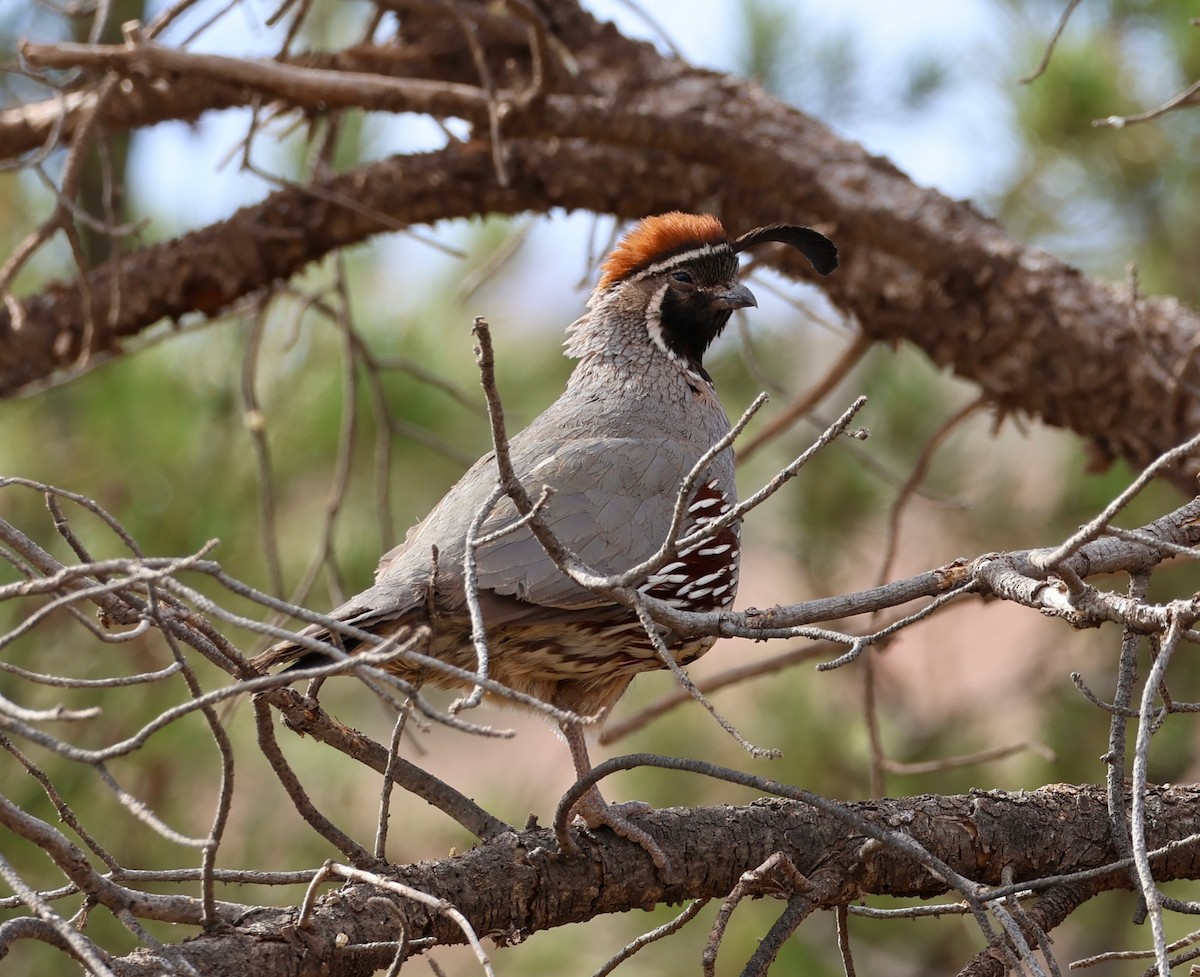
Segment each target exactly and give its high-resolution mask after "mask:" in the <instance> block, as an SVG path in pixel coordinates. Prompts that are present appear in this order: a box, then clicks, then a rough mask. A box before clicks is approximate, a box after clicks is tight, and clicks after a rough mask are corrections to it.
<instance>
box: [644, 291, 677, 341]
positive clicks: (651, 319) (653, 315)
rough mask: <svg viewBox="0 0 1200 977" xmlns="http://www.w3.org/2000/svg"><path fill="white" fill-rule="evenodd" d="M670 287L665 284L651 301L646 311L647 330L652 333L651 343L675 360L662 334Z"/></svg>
mask: <svg viewBox="0 0 1200 977" xmlns="http://www.w3.org/2000/svg"><path fill="white" fill-rule="evenodd" d="M668 287H669V286H668V285H667V284H666V283H665V282H664V283H663V285H662V287H661V288H659V290H658V291H657V292H655V293H654V296H653V297H652V298H651V299H650V306H649V308H648V309H647V310H646V329H647V331H648V332H649V333H650V340H651V342H653V343H654V345H655V346H657V347H658V348H659V349H661V350H662V351H663V352H664V353H666V354H667V355H668V356H670V357H671V358H674V356H675V354H674V353H673V352H672V351H671V350H670V349H668V348H667V341H666V340H665V339H664V338H663V332H662V303H663V297H664V296H665V295H666V294H667V288H668Z"/></svg>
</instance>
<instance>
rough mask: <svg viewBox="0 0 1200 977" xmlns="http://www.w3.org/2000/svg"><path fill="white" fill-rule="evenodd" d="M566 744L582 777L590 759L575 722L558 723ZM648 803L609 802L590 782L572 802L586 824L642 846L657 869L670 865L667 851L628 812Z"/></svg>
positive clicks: (577, 772) (588, 771)
mask: <svg viewBox="0 0 1200 977" xmlns="http://www.w3.org/2000/svg"><path fill="white" fill-rule="evenodd" d="M559 728H560V729H561V730H562V734H563V737H564V738H565V739H566V741H567V746H568V747H569V748H570V750H571V760H572V761H573V762H574V764H575V775H576V776H577V777H583V776H585V775H586V774H588V773H590V772H591V770H592V761H591V758H590V757H589V756H588V749H587V740H585V739H584V735H583V727H581V726H578V725H576V724H575V723H559ZM649 807H650V805H649V804H646V803H645V802H644V801H626V802H625V803H623V804H609V803H608V801H606V800H605V799H604V795H603V794H601V793H600V787H599V786H598V785H596V784H593V785H592V786H591V787H589V788H588V789H587V792H586V793H585V794H584V795H583V796H582V797H581V798H579V800H577V801H576V802H575V807H574V811H575V813H576V814H577V815H578V816H579V817H580V818H582V819H583V823H584V824H586V825H587V826H588V827H589V828H599V827H600V826H602V825H606V826H608V827H609V828H611V829H612V830H613V831H614V832H615V833H616V834H618V835H620V836H621V837H622V838H625V839H626V840H628V841H632V842H634V844H636V845H639V846H641V848H643V849H644V850H645V852H646V854H647V855H649V856H650V857H651V859H653V860H654V864H655V866H656V867H657V868H658V870H659V871H660V872H667V871H669V869H670V862H669V860H668V859H667V855H666V853H665V852H664V851H663V850H662V848H661V847H659V844H658V842H657V841H655V840H654V838H653V837H651V835H650V833H649V832H647V831H645V830H643V829H642V828H639V827H638V826H637V825H636V824H634V823H633V822H632V821H630V820H629V817H628V815H629V814H631V813H633V812H635V811H645V810H648V809H649Z"/></svg>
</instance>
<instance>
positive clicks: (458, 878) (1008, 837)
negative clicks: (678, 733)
mask: <svg viewBox="0 0 1200 977" xmlns="http://www.w3.org/2000/svg"><path fill="white" fill-rule="evenodd" d="M847 807H848V809H849V810H850V811H852V812H854V813H855V814H857V815H859V816H861V817H863V818H864V819H866V820H867V821H869V822H870V823H872V824H874V825H877V826H879V827H882V828H884V829H890V830H898V831H901V832H902V833H903V834H905V835H907V836H908V837H910V838H912V839H914V840H916V841H917V842H919V843H920V844H922V845H923V846H924V847H925V848H926V849H927V850H929V851H933V852H937V853H938V854H939V856H940V857H942V858H943V859H944V860H945V861H946V862H947V863H948V864H949V865H950V867H951V868H953V869H954V870H955V871H957V872H959V873H961V874H962V875H964V876H966V877H967V878H969V879H972V880H974V881H977V882H979V883H981V884H984V885H988V886H1000V885H1001V884H1002V882H1003V880H1002V873H1004V872H1005V871H1006V870H1007V871H1010V872H1011V873H1012V874H1011V880H1012V881H1013V882H1016V883H1027V882H1031V881H1033V880H1037V879H1048V878H1050V877H1052V876H1057V875H1063V874H1066V873H1071V872H1082V871H1087V870H1090V869H1097V868H1101V867H1103V866H1105V865H1109V864H1111V863H1113V862H1115V861H1116V860H1117V859H1118V858H1119V855H1118V853H1117V852H1116V851H1115V850H1114V848H1113V845H1112V842H1111V840H1110V837H1109V835H1110V830H1109V822H1108V812H1107V809H1106V807H1105V799H1104V789H1103V788H1102V787H1091V786H1081V787H1077V786H1071V785H1065V784H1059V785H1053V786H1049V787H1044V788H1042V789H1040V790H1036V791H1028V792H1026V791H1020V792H1015V793H1010V792H1006V791H988V792H984V791H979V792H973V793H971V794H964V795H958V796H949V797H947V796H932V795H923V796H918V797H910V798H903V799H897V800H891V799H888V800H878V801H866V802H861V803H857V804H851V805H847ZM1147 822H1148V829H1149V836H1148V843H1149V845H1150V846H1151V847H1152V848H1158V847H1162V846H1165V845H1167V844H1169V843H1171V842H1176V841H1180V840H1182V839H1184V838H1187V837H1189V836H1190V835H1193V834H1195V833H1197V832H1200V788H1196V787H1169V788H1168V787H1164V788H1155V789H1153V790H1151V791H1150V793H1149V796H1148V806H1147ZM641 823H642V824H644V826H645V827H647V828H648V830H650V831H651V832H653V833H654V835H655V837H656V838H659V839H662V843H663V847H664V850H665V851H666V853H667V855H668V856H669V857H670V858H671V859H672V861H673V863H674V864H676V865H679V866H681V867H682V869H683V874H682V876H681V877H680V878H678V879H676V880H673V881H671V882H669V883H668V882H664V881H663V880H662V879H661V878H660V877H659V876H658V874H657V873H656V871H655V869H654V865H653V864H652V862H651V860H650V857H649V856H648V855H647V854H646V852H645V851H643V850H642V849H641V848H639V847H638V846H637V845H634V844H632V843H630V842H627V841H624V840H622V839H619V838H616V837H615V836H614V835H612V834H611V833H610V832H608V831H604V832H601V833H597V834H596V835H594V836H587V835H583V834H577V835H576V837H577V839H578V841H579V844H580V846H581V850H582V854H581V856H580V857H577V858H560V857H557V856H556V855H551V854H549V852H553V851H554V850H555V843H554V838H553V835H552V834H551V833H550V832H549V831H546V830H544V829H534V830H528V831H523V832H520V833H519V834H510V835H506V836H504V837H502V838H500V839H497V840H496V841H494V842H492V843H491V844H488V845H485V846H482V847H479V848H476V849H474V850H472V851H470V852H466V853H464V854H462V855H459V856H457V857H453V858H446V859H441V860H439V861H434V862H421V863H417V864H413V865H405V866H398V867H395V868H394V869H391V870H390V871H389V872H388V874H387V877H388V878H392V879H395V880H397V881H399V882H402V883H403V884H405V885H408V886H410V887H412V888H414V889H418V890H420V891H421V892H425V893H428V894H430V895H433V896H435V897H438V898H441V899H444V900H445V901H446V902H447V903H449V904H451V905H453V906H454V907H456V908H457V909H458V910H459V911H460V912H462V913H463V915H464V916H466V918H467V919H468V920H469V921H470V923H471V925H472V926H473V927H474V929H475V931H476V932H477V933H478V934H479V935H480V936H483V935H487V936H489V937H490V938H491V939H492V940H493V941H494V942H495V943H497V944H498V945H505V944H509V943H513V942H519V941H521V940H523V939H526V938H528V937H529V936H530V935H532V934H533V933H536V932H538V931H540V930H543V929H549V928H552V927H556V926H563V925H567V924H570V923H580V922H584V921H586V920H589V919H592V918H593V917H595V916H598V915H601V914H604V913H613V912H627V911H630V910H633V909H637V908H640V907H642V906H644V905H649V904H656V903H661V902H666V903H674V902H679V901H681V900H687V899H694V898H701V897H711V898H720V897H722V896H724V895H725V894H726V893H728V892H729V891H730V890H731V889H732V888H733V887H734V885H735V884H736V883H737V881H738V879H739V878H740V876H741V875H742V873H743V872H746V871H749V870H751V869H753V868H755V867H757V866H759V865H761V864H762V863H763V862H764V861H765V860H766V859H767V858H768V857H769V856H771V855H772V854H774V853H775V852H784V853H785V854H787V855H788V857H789V858H790V859H791V861H792V863H793V864H794V865H795V866H796V868H797V869H799V871H800V872H801V873H803V874H804V875H806V876H809V875H814V874H815V873H817V872H818V871H820V872H821V873H822V874H825V875H828V874H829V873H830V872H834V873H836V874H837V875H838V876H839V877H840V878H842V879H844V880H845V883H844V885H843V886H842V888H841V889H840V891H838V892H837V893H836V894H834V896H833V897H832V898H830V899H829V900H828V901H827V902H826V906H827V907H828V906H832V905H836V904H843V903H847V902H850V901H852V900H854V899H856V898H859V897H860V896H862V895H868V894H881V895H890V896H917V897H922V898H931V897H934V896H938V895H942V894H944V893H945V892H947V886H946V884H945V883H944V882H943V881H941V880H940V879H937V878H935V877H934V876H933V875H932V874H931V873H930V872H929V870H928V869H926V868H925V867H923V866H921V865H920V864H918V863H917V862H916V861H914V860H913V859H912V858H911V857H909V856H906V855H904V854H902V853H899V852H897V851H895V850H893V849H891V848H889V847H887V846H885V845H881V844H875V843H872V842H871V841H870V839H868V838H866V837H865V836H864V835H863V834H861V833H860V832H858V831H855V830H853V829H851V828H848V827H847V826H846V824H845V823H844V822H842V821H840V820H838V819H836V818H833V817H831V816H829V815H827V814H822V813H820V812H818V811H816V810H814V809H813V808H810V807H807V806H805V805H803V804H800V803H797V802H792V801H784V800H775V799H768V800H761V801H757V802H755V803H753V804H749V805H746V806H743V807H709V808H691V809H682V808H681V809H671V810H662V811H654V812H650V813H647V814H646V815H645V817H644V820H643V821H642V822H641ZM697 848H699V849H700V851H697ZM539 849H541V851H540V852H539V851H538V850H539ZM1155 868H1156V875H1157V877H1158V879H1159V880H1160V881H1166V880H1168V879H1175V878H1196V877H1197V876H1198V875H1200V850H1198V849H1197V846H1196V845H1194V844H1189V845H1181V846H1177V847H1175V848H1173V849H1172V850H1171V851H1169V852H1167V853H1165V854H1164V855H1162V856H1160V857H1159V858H1158V859H1156V860H1155ZM1073 884H1074V885H1077V886H1078V885H1082V886H1084V889H1085V891H1086V893H1087V895H1088V897H1090V896H1092V895H1096V894H1097V893H1099V892H1102V891H1105V890H1107V889H1112V888H1127V887H1128V886H1129V873H1128V871H1126V870H1123V869H1116V870H1114V871H1112V872H1108V873H1105V874H1101V875H1098V876H1097V877H1095V878H1092V879H1090V880H1088V881H1086V882H1075V883H1073ZM1060 889H1061V887H1056V888H1055V891H1059V890H1060ZM496 892H506V893H510V894H511V895H510V897H509V898H505V899H497V898H495V893H496ZM1080 901H1082V900H1080ZM400 920H403V924H404V927H405V931H406V934H407V938H408V939H409V940H410V941H411V940H417V939H423V938H426V937H432V938H433V939H434V940H435V941H436V943H439V944H446V943H459V942H463V937H462V933H461V931H460V930H459V929H458V927H457V926H456V925H455V924H454V923H453V922H452V921H451V920H449V919H447V918H446V917H445V916H441V915H438V914H437V913H434V912H432V911H431V910H429V909H428V908H426V907H423V906H420V905H417V904H414V903H412V902H411V901H408V900H404V899H397V898H395V897H393V896H390V895H388V894H386V893H383V892H381V891H380V890H379V889H377V888H376V887H374V886H372V885H367V884H361V883H354V884H350V885H348V886H346V887H344V888H341V889H339V890H337V891H336V892H333V893H331V894H329V895H327V896H325V897H324V898H323V900H321V902H320V904H319V905H318V907H317V909H316V910H315V912H314V914H313V916H312V923H311V926H310V927H308V928H305V929H298V928H297V927H296V921H297V912H296V910H294V909H267V908H259V909H254V910H251V911H249V912H248V913H247V914H246V915H245V916H244V917H243V918H242V919H241V920H239V921H238V922H237V924H236V925H234V926H231V927H227V928H223V929H221V930H219V931H216V932H213V933H210V934H207V935H203V936H200V937H197V938H195V939H192V940H190V941H188V942H186V943H182V944H180V945H178V946H177V947H173V948H170V949H169V950H161V949H160V950H157V951H155V950H138V951H136V952H134V953H132V954H130V955H129V956H127V957H125V958H123V959H122V960H120V961H118V966H117V973H118V974H120V975H121V977H149V975H150V974H157V973H159V972H161V967H162V957H163V956H164V955H167V956H169V957H170V958H171V959H172V961H173V962H179V961H180V960H186V961H187V962H188V963H189V964H190V965H191V966H192V967H194V968H195V972H196V973H198V974H201V975H203V977H218V975H224V974H230V975H232V974H244V973H248V972H251V971H253V972H255V973H261V974H284V973H286V974H292V975H296V977H303V975H314V977H316V975H319V974H329V973H337V974H339V975H345V977H352V975H357V974H363V975H366V974H370V973H372V972H373V971H374V969H375V968H378V967H385V966H387V965H388V963H389V961H390V959H391V956H392V953H393V952H394V951H393V950H391V949H388V948H378V949H375V950H355V949H353V948H354V947H356V946H358V945H360V944H365V943H372V942H381V941H388V940H396V939H398V938H399V921H400ZM339 934H345V938H344V939H343V938H339Z"/></svg>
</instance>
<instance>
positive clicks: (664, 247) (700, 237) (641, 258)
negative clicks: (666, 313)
mask: <svg viewBox="0 0 1200 977" xmlns="http://www.w3.org/2000/svg"><path fill="white" fill-rule="evenodd" d="M728 242H729V235H728V234H726V233H725V228H724V227H722V226H721V222H720V221H719V220H717V219H716V218H715V217H713V215H712V214H685V213H683V212H682V211H678V210H673V211H671V212H670V213H667V214H659V215H658V216H656V217H647V218H645V219H644V220H642V221H639V222H638V224H637V226H636V227H634V229H633V230H632V231H630V232H629V233H628V234H626V235H625V237H624V238H622V240H621V243H620V244H618V245H617V246H616V247H615V248H614V249H613V253H612V254H610V255H609V256H608V258H607V259H606V260H605V262H604V264H603V265H601V266H600V270H601V271H602V272H603V274H602V275H601V276H600V287H601V288H607V287H608V286H609V285H611V284H612V283H613V282H617V281H620V280H621V279H623V278H628V277H629V276H630V275H632V274H634V273H635V272H638V271H641V270H642V269H643V268H647V267H649V266H650V265H652V264H654V263H655V262H656V261H662V260H663V259H664V258H669V257H670V256H671V255H673V254H682V253H683V252H685V251H692V250H694V249H696V248H702V247H704V246H705V245H711V244H721V243H725V244H728Z"/></svg>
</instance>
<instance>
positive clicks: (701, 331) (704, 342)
mask: <svg viewBox="0 0 1200 977" xmlns="http://www.w3.org/2000/svg"><path fill="white" fill-rule="evenodd" d="M732 314H733V310H732V309H718V308H715V307H714V306H713V302H712V293H711V292H707V291H703V290H701V289H697V288H688V289H680V288H668V289H667V291H666V294H665V295H663V301H662V309H661V311H660V312H659V321H660V322H661V323H662V338H663V342H664V343H665V344H666V347H667V349H668V350H670V351H671V352H672V353H674V354H675V355H676V356H678V357H680V358H681V359H683V360H684V361H686V362H687V364H688V365H689V366H691V367H692V368H693V369H694V370H695V371H696V372H697V373H699V374H700V375H701V376H702V377H704V379H705V380H712V377H710V376H709V375H708V373H707V372H706V371H705V369H704V366H703V365H702V361H703V359H704V351H705V350H707V349H708V347H709V345H710V344H711V343H712V341H713V340H714V339H716V338H717V337H718V336H719V335H721V330H722V329H724V328H725V324H726V323H727V322H729V317H730V316H731V315H732Z"/></svg>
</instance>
